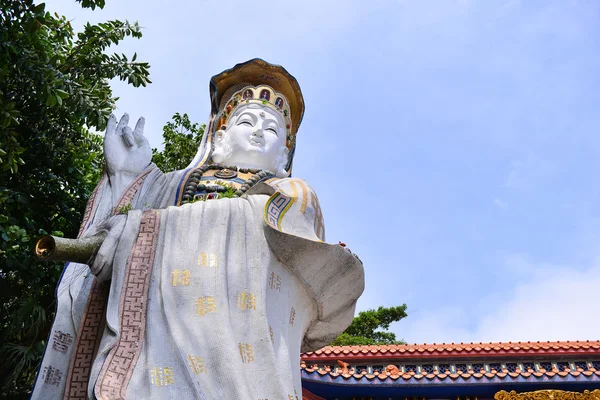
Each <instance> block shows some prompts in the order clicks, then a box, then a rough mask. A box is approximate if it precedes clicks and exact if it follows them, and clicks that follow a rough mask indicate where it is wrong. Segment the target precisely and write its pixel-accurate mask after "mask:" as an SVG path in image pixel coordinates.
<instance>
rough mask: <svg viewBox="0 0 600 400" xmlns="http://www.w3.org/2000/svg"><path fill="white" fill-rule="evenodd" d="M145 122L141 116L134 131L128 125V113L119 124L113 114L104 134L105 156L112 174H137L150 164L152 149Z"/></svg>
mask: <svg viewBox="0 0 600 400" xmlns="http://www.w3.org/2000/svg"><path fill="white" fill-rule="evenodd" d="M145 122H146V120H145V119H144V117H140V119H138V121H137V124H136V125H135V129H134V130H133V131H132V130H131V128H130V127H129V126H128V125H127V124H128V123H129V115H128V114H127V113H125V114H123V117H121V120H120V121H119V123H118V124H117V118H116V117H115V116H114V115H112V114H111V116H110V118H109V119H108V123H107V124H106V134H105V135H104V157H105V158H106V165H107V167H108V172H109V173H110V174H112V175H116V174H120V173H126V174H130V175H137V174H139V173H140V172H142V171H143V170H144V169H145V168H146V167H147V166H148V165H149V164H150V162H151V161H152V149H150V144H149V143H148V139H146V137H145V136H144V124H145Z"/></svg>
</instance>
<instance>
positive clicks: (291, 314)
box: [290, 307, 296, 326]
mask: <svg viewBox="0 0 600 400" xmlns="http://www.w3.org/2000/svg"><path fill="white" fill-rule="evenodd" d="M295 319H296V310H294V307H292V311H290V325H292V326H294V320H295Z"/></svg>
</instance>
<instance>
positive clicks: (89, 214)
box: [77, 172, 108, 237]
mask: <svg viewBox="0 0 600 400" xmlns="http://www.w3.org/2000/svg"><path fill="white" fill-rule="evenodd" d="M107 179H108V176H107V175H106V172H102V177H101V178H100V182H98V184H97V185H96V188H95V189H94V191H93V192H92V194H91V195H90V198H89V199H88V201H87V203H86V205H85V211H84V213H83V221H82V222H81V227H80V228H79V234H78V235H77V237H81V235H83V233H84V232H85V230H86V229H87V226H88V223H89V222H90V221H91V220H92V219H93V214H94V212H95V210H96V200H97V198H98V192H99V191H100V188H101V187H102V185H104V183H105V182H106V180H107Z"/></svg>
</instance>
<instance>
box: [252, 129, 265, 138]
mask: <svg viewBox="0 0 600 400" xmlns="http://www.w3.org/2000/svg"><path fill="white" fill-rule="evenodd" d="M253 135H254V136H258V137H261V138H262V137H264V136H265V135H264V134H263V131H262V129H257V130H256V131H254V133H253Z"/></svg>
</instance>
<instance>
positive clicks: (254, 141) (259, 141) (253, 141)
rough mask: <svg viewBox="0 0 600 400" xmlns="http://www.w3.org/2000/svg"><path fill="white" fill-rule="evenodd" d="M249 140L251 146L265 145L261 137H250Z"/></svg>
mask: <svg viewBox="0 0 600 400" xmlns="http://www.w3.org/2000/svg"><path fill="white" fill-rule="evenodd" d="M249 142H250V144H251V145H252V146H256V147H261V148H262V147H264V146H265V140H264V139H261V138H257V137H253V138H250V141H249Z"/></svg>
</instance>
